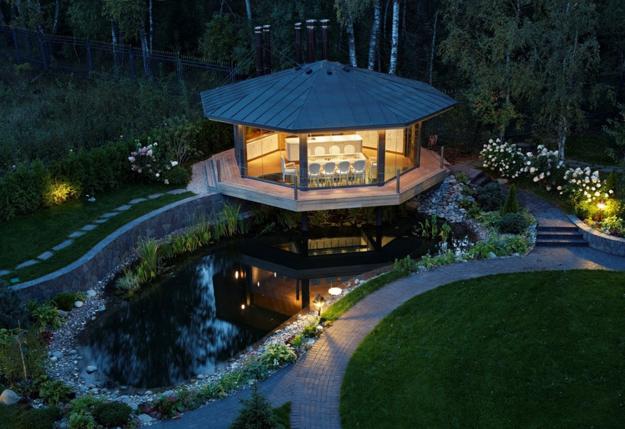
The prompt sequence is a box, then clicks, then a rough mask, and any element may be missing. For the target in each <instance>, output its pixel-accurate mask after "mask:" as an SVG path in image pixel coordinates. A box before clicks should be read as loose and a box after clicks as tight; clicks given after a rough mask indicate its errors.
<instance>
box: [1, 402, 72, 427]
mask: <svg viewBox="0 0 625 429" xmlns="http://www.w3.org/2000/svg"><path fill="white" fill-rule="evenodd" d="M59 418H61V410H59V409H58V408H56V407H43V408H30V407H23V406H21V405H12V406H1V407H0V422H2V424H3V425H2V426H1V427H2V428H3V429H4V428H6V429H53V428H54V427H55V422H56V421H57V420H58V419H59Z"/></svg>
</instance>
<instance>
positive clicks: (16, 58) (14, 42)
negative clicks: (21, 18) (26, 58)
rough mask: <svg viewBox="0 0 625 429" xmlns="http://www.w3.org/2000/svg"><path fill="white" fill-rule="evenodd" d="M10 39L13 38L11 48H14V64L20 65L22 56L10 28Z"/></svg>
mask: <svg viewBox="0 0 625 429" xmlns="http://www.w3.org/2000/svg"><path fill="white" fill-rule="evenodd" d="M11 37H12V38H13V46H14V47H15V64H20V63H21V62H22V56H21V55H20V47H19V42H18V41H17V33H16V32H15V28H11Z"/></svg>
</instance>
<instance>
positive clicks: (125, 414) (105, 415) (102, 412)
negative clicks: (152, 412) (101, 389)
mask: <svg viewBox="0 0 625 429" xmlns="http://www.w3.org/2000/svg"><path fill="white" fill-rule="evenodd" d="M92 414H93V417H94V418H95V420H96V421H97V422H98V423H99V424H101V425H102V426H104V427H107V428H114V427H124V426H126V425H127V424H128V422H129V421H130V415H131V414H132V408H130V407H129V406H128V405H126V404H124V403H123V402H102V403H100V404H97V405H96V406H95V407H94V409H93V412H92Z"/></svg>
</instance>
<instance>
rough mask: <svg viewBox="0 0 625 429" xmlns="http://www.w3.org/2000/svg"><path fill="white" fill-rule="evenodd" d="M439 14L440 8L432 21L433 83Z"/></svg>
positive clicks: (429, 81) (429, 65)
mask: <svg viewBox="0 0 625 429" xmlns="http://www.w3.org/2000/svg"><path fill="white" fill-rule="evenodd" d="M438 15H439V10H438V9H436V12H434V19H433V22H432V41H431V42H430V59H429V61H428V83H429V84H430V85H432V75H433V74H434V60H435V59H436V35H437V31H438Z"/></svg>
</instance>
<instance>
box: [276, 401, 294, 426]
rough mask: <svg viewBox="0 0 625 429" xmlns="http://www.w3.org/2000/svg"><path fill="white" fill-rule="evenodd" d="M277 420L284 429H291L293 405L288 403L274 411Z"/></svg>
mask: <svg viewBox="0 0 625 429" xmlns="http://www.w3.org/2000/svg"><path fill="white" fill-rule="evenodd" d="M273 412H274V415H275V416H276V420H278V423H279V424H281V425H282V426H281V428H282V429H291V403H290V402H287V403H285V404H283V405H281V406H279V407H277V408H274V409H273Z"/></svg>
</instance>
